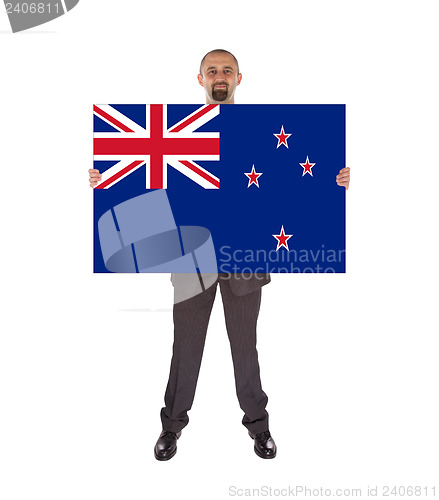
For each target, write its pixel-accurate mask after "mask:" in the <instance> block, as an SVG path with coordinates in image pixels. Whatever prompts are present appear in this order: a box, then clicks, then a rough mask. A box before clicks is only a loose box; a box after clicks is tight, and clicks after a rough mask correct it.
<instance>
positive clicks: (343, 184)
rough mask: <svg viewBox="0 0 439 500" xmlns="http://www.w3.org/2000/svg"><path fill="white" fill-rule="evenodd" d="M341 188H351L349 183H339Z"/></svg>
mask: <svg viewBox="0 0 439 500" xmlns="http://www.w3.org/2000/svg"><path fill="white" fill-rule="evenodd" d="M337 184H338V185H339V186H344V187H345V188H346V189H347V188H348V187H349V182H337Z"/></svg>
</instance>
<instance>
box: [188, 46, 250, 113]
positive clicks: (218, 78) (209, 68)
mask: <svg viewBox="0 0 439 500" xmlns="http://www.w3.org/2000/svg"><path fill="white" fill-rule="evenodd" d="M241 79H242V75H241V73H240V72H239V65H238V61H237V60H236V58H235V56H234V55H233V54H231V53H230V52H226V51H224V50H214V51H212V52H209V53H208V54H206V55H205V56H204V57H203V59H202V61H201V64H200V73H199V75H198V82H199V83H200V85H201V86H202V87H204V90H205V92H206V103H207V104H234V103H235V90H236V87H237V86H238V85H239V84H240V83H241Z"/></svg>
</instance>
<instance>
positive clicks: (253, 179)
mask: <svg viewBox="0 0 439 500" xmlns="http://www.w3.org/2000/svg"><path fill="white" fill-rule="evenodd" d="M244 174H245V175H246V176H247V177H248V178H249V181H248V186H247V187H248V188H249V187H250V186H251V185H252V184H256V186H257V187H259V182H258V177H260V176H261V175H262V172H260V173H259V174H258V173H257V172H256V171H255V166H254V165H253V167H252V171H251V172H249V173H248V174H247V173H245V172H244Z"/></svg>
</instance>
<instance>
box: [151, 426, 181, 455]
mask: <svg viewBox="0 0 439 500" xmlns="http://www.w3.org/2000/svg"><path fill="white" fill-rule="evenodd" d="M180 436H181V432H177V433H175V432H170V431H162V433H161V434H160V437H159V438H158V440H157V443H156V445H155V446H154V456H155V458H156V459H157V460H169V459H171V458H172V457H173V456H174V455H175V454H176V453H177V439H178V438H179V437H180Z"/></svg>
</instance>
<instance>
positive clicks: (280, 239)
mask: <svg viewBox="0 0 439 500" xmlns="http://www.w3.org/2000/svg"><path fill="white" fill-rule="evenodd" d="M273 236H274V238H276V239H277V248H276V251H277V250H279V248H280V247H285V248H286V249H287V250H288V251H289V250H290V249H289V248H288V243H287V241H288V240H289V239H290V238H291V236H293V235H292V234H285V232H284V227H283V226H282V229H281V230H280V234H273Z"/></svg>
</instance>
